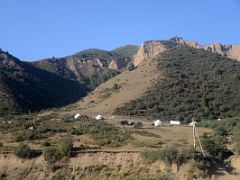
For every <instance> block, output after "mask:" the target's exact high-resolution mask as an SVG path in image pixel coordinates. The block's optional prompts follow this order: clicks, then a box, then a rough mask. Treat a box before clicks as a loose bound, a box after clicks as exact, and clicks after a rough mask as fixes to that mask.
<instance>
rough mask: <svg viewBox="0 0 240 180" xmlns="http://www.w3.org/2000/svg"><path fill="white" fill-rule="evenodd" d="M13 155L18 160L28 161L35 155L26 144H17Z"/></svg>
mask: <svg viewBox="0 0 240 180" xmlns="http://www.w3.org/2000/svg"><path fill="white" fill-rule="evenodd" d="M14 154H15V155H16V156H17V157H19V158H24V159H30V158H32V157H35V156H36V155H37V153H36V152H35V151H34V150H31V149H30V148H29V147H28V145H26V144H19V146H18V147H17V148H16V149H15V151H14Z"/></svg>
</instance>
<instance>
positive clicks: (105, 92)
mask: <svg viewBox="0 0 240 180" xmlns="http://www.w3.org/2000/svg"><path fill="white" fill-rule="evenodd" d="M158 78H159V73H158V72H157V69H156V63H154V62H151V61H149V62H147V63H144V64H142V65H140V66H139V67H138V68H137V69H135V70H133V71H124V72H123V73H121V74H119V75H118V76H116V77H114V78H112V79H110V80H108V81H107V82H105V83H103V84H101V85H100V86H98V87H97V88H96V89H95V90H94V91H93V92H91V93H90V94H89V95H88V96H86V97H85V98H84V99H83V101H80V102H79V103H77V104H75V105H74V108H73V107H71V110H72V111H78V110H80V109H82V111H83V112H84V113H88V114H94V115H95V114H96V113H106V114H111V113H113V112H114V110H115V109H116V108H117V107H119V106H122V105H123V104H124V103H127V102H129V101H130V100H134V99H137V98H139V97H141V96H143V94H144V92H146V91H147V90H148V88H151V87H152V86H153V83H154V81H153V80H154V79H158ZM114 84H118V86H119V89H117V90H114V89H113V86H114Z"/></svg>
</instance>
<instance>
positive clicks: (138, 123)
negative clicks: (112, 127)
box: [133, 121, 143, 129]
mask: <svg viewBox="0 0 240 180" xmlns="http://www.w3.org/2000/svg"><path fill="white" fill-rule="evenodd" d="M133 127H134V128H137V129H141V128H142V127H143V123H142V122H140V121H138V122H135V123H134V125H133Z"/></svg>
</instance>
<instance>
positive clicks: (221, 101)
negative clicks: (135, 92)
mask: <svg viewBox="0 0 240 180" xmlns="http://www.w3.org/2000/svg"><path fill="white" fill-rule="evenodd" d="M155 60H156V61H158V62H159V65H158V69H159V71H160V72H161V73H163V76H164V77H165V79H163V80H161V81H160V82H158V83H157V84H156V86H155V88H154V89H152V90H150V91H149V92H148V93H147V94H145V96H143V97H141V98H139V99H138V100H134V101H131V102H130V103H128V104H126V105H125V106H123V107H121V108H118V109H117V113H119V114H128V113H129V112H131V114H134V115H147V113H148V114H150V115H151V116H159V117H161V118H166V119H171V118H179V119H189V118H191V117H192V116H197V117H201V118H218V117H219V116H220V117H229V116H236V115H239V112H240V111H239V110H240V90H239V87H240V63H239V62H236V61H233V60H230V59H228V58H225V57H222V56H220V55H218V54H214V53H210V52H207V51H204V50H197V49H193V48H190V47H187V46H179V47H176V48H173V49H171V50H169V51H166V52H165V53H163V54H161V55H160V56H158V57H156V58H155ZM146 109H147V111H146Z"/></svg>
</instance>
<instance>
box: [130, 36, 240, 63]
mask: <svg viewBox="0 0 240 180" xmlns="http://www.w3.org/2000/svg"><path fill="white" fill-rule="evenodd" d="M177 45H187V46H190V47H193V48H197V49H204V50H208V51H210V52H215V53H218V54H220V55H222V56H226V57H228V58H231V59H235V60H237V61H240V45H222V44H218V43H215V44H214V43H213V44H208V45H199V44H198V43H197V42H195V41H187V40H184V39H183V38H180V37H173V38H171V39H170V40H167V41H166V40H165V41H164V40H162V41H145V42H144V43H143V44H142V45H141V46H140V48H139V50H138V52H137V53H136V55H135V56H134V57H133V63H134V65H135V66H137V65H139V64H140V63H141V62H143V61H144V59H147V58H152V57H154V56H156V55H157V54H159V53H162V52H164V51H165V50H167V49H171V48H172V47H175V46H177Z"/></svg>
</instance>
